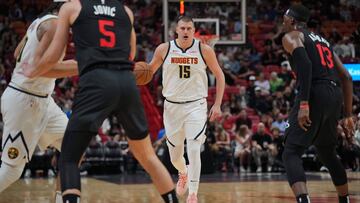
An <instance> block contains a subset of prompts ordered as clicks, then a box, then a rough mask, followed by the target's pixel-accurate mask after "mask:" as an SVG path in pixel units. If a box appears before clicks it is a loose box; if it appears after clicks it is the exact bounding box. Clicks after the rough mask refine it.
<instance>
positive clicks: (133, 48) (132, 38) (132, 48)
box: [124, 6, 136, 60]
mask: <svg viewBox="0 0 360 203" xmlns="http://www.w3.org/2000/svg"><path fill="white" fill-rule="evenodd" d="M124 7H125V11H126V13H127V14H128V16H129V18H130V21H131V35H130V56H129V59H130V60H134V59H135V55H136V33H135V29H134V14H133V12H132V11H131V9H129V8H128V7H127V6H124Z"/></svg>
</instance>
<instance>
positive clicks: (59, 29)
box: [27, 3, 72, 77]
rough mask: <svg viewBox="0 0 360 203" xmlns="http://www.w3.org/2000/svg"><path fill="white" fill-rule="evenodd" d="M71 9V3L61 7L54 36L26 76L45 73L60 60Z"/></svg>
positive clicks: (65, 41) (64, 46) (66, 36)
mask: <svg viewBox="0 0 360 203" xmlns="http://www.w3.org/2000/svg"><path fill="white" fill-rule="evenodd" d="M71 9H72V8H71V3H65V4H64V5H63V6H62V7H61V9H60V11H59V18H58V20H57V26H56V29H53V31H54V30H56V31H55V34H54V38H53V39H52V41H51V43H50V45H49V47H48V49H46V52H45V53H44V54H43V55H42V57H41V59H40V60H39V62H37V63H35V65H34V67H36V68H34V69H31V71H30V72H29V73H28V75H27V76H28V77H36V76H40V75H42V74H44V73H46V72H47V71H49V70H50V69H51V68H53V67H54V66H55V65H56V64H57V63H58V61H59V60H60V58H61V56H62V54H63V53H64V50H65V48H66V43H67V41H68V35H69V28H70V12H71ZM63 65H67V64H63Z"/></svg>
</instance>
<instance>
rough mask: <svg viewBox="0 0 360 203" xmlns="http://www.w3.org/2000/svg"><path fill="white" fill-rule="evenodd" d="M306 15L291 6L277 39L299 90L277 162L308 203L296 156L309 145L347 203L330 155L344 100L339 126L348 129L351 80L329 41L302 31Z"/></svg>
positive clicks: (337, 166)
mask: <svg viewBox="0 0 360 203" xmlns="http://www.w3.org/2000/svg"><path fill="white" fill-rule="evenodd" d="M309 17H310V12H309V10H308V9H307V8H306V7H304V6H302V5H294V6H291V7H290V8H289V9H288V10H287V11H286V13H285V15H284V23H283V24H284V28H285V30H286V34H285V35H284V37H283V38H282V44H283V47H284V49H285V50H286V52H287V53H288V54H289V61H290V63H291V64H292V65H291V67H293V68H294V71H295V72H296V76H297V83H298V90H299V94H298V95H297V97H296V101H295V104H294V106H293V109H292V111H291V113H290V116H289V125H290V126H289V128H287V130H286V133H285V135H286V140H285V149H284V153H283V161H284V166H285V169H286V173H287V177H288V181H289V184H290V186H291V189H292V190H293V192H294V194H295V196H296V199H297V201H298V202H310V199H309V195H308V191H307V188H306V178H305V173H304V168H303V166H302V161H301V155H302V154H303V153H304V150H305V149H306V148H307V147H308V146H309V145H314V146H315V147H316V148H317V154H318V157H319V158H320V160H321V161H322V163H323V164H324V165H325V166H326V167H327V168H328V169H329V172H330V175H331V178H332V181H333V184H334V185H335V187H336V190H337V192H338V195H339V202H340V203H343V202H344V203H345V202H349V194H348V185H347V177H346V173H345V170H344V168H343V166H342V164H341V162H340V161H339V159H338V158H337V156H336V151H335V147H336V140H337V138H336V127H337V122H338V119H339V118H340V113H341V111H342V105H343V103H344V113H345V118H344V128H345V130H346V131H347V133H348V136H352V134H353V128H354V123H353V121H352V118H351V112H352V79H351V76H350V74H349V73H348V72H347V70H346V69H345V68H344V66H343V64H342V63H341V61H340V60H339V58H338V56H337V55H336V54H335V53H334V52H333V50H332V48H331V45H330V44H329V42H328V41H327V40H326V39H324V38H323V37H322V36H320V35H318V34H316V33H313V32H309V31H308V30H307V28H306V22H307V21H308V19H309ZM339 81H340V82H339ZM340 83H341V85H340Z"/></svg>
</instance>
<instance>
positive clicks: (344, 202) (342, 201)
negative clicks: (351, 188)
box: [339, 195, 350, 203]
mask: <svg viewBox="0 0 360 203" xmlns="http://www.w3.org/2000/svg"><path fill="white" fill-rule="evenodd" d="M339 203H350V197H349V195H345V196H339Z"/></svg>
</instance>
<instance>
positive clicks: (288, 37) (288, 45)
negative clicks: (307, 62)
mask: <svg viewBox="0 0 360 203" xmlns="http://www.w3.org/2000/svg"><path fill="white" fill-rule="evenodd" d="M282 45H283V47H284V49H285V50H286V52H288V53H290V54H292V52H293V51H294V49H296V48H297V47H303V46H304V33H302V32H300V31H291V32H288V33H286V34H285V35H284V37H283V38H282Z"/></svg>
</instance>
